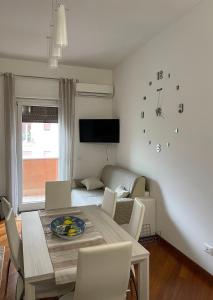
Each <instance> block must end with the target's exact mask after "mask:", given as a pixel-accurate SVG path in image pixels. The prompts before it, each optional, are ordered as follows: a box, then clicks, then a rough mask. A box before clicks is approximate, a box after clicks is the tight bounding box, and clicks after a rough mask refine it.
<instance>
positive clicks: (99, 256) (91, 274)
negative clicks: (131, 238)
mask: <svg viewBox="0 0 213 300" xmlns="http://www.w3.org/2000/svg"><path fill="white" fill-rule="evenodd" d="M131 257H132V243H131V242H123V243H115V244H111V245H100V246H93V247H86V248H80V249H79V252H78V264H77V278H76V286H75V292H74V300H87V299H92V300H100V299H101V300H124V299H126V290H127V288H128V281H129V272H130V265H131Z"/></svg>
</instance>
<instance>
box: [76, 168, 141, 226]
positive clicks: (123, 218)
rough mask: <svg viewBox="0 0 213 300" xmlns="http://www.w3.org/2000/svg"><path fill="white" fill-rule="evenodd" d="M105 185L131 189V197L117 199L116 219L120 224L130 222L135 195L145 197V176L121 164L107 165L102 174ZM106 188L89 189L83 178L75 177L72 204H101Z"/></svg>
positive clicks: (101, 177)
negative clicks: (85, 185)
mask: <svg viewBox="0 0 213 300" xmlns="http://www.w3.org/2000/svg"><path fill="white" fill-rule="evenodd" d="M100 180H101V181H102V182H103V183H104V186H105V187H109V188H110V189H112V190H115V189H116V188H117V187H118V186H119V185H123V186H125V188H126V189H127V190H128V191H129V193H130V194H129V198H120V199H118V200H117V204H116V211H115V221H116V222H117V223H119V224H124V223H128V222H129V219H130V216H131V212H132V206H133V201H132V199H134V198H135V197H144V194H145V178H144V177H143V176H141V175H138V174H135V173H133V172H131V171H129V170H127V169H124V168H122V167H119V166H113V165H106V166H105V167H104V168H103V170H102V172H101V176H100ZM103 193H104V189H99V190H92V191H87V190H86V188H85V187H84V186H83V185H82V184H81V179H75V180H74V182H73V188H72V205H73V206H81V205H94V204H95V205H100V204H101V203H102V200H103Z"/></svg>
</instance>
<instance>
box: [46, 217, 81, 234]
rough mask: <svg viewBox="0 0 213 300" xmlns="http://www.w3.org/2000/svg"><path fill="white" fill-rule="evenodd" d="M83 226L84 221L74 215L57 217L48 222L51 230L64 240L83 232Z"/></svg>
mask: <svg viewBox="0 0 213 300" xmlns="http://www.w3.org/2000/svg"><path fill="white" fill-rule="evenodd" d="M85 226H86V224H85V222H84V221H83V220H82V219H80V218H78V217H75V216H61V217H57V218H55V219H54V220H53V221H52V222H51V224H50V228H51V231H52V232H53V233H54V234H55V235H57V236H58V237H60V238H62V239H66V240H73V239H76V238H78V237H79V236H80V235H82V233H83V232H84V229H85Z"/></svg>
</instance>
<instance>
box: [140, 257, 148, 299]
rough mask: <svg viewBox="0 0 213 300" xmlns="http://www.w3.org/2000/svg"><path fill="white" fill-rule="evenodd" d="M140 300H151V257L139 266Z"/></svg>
mask: <svg viewBox="0 0 213 300" xmlns="http://www.w3.org/2000/svg"><path fill="white" fill-rule="evenodd" d="M138 300H149V257H146V258H145V259H143V260H142V261H141V262H140V263H139V264H138Z"/></svg>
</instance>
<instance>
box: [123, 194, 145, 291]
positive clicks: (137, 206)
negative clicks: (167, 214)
mask: <svg viewBox="0 0 213 300" xmlns="http://www.w3.org/2000/svg"><path fill="white" fill-rule="evenodd" d="M144 213H145V205H144V204H143V203H142V200H141V199H140V198H135V200H134V204H133V208H132V214H131V217H130V222H129V224H123V225H121V227H122V228H123V229H124V230H126V231H127V232H128V233H129V234H130V235H131V236H132V237H133V238H134V239H135V240H136V241H138V240H139V237H140V234H141V230H142V226H143V219H144ZM131 278H132V280H133V284H134V287H135V292H136V295H138V291H137V284H136V274H135V268H134V265H131Z"/></svg>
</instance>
